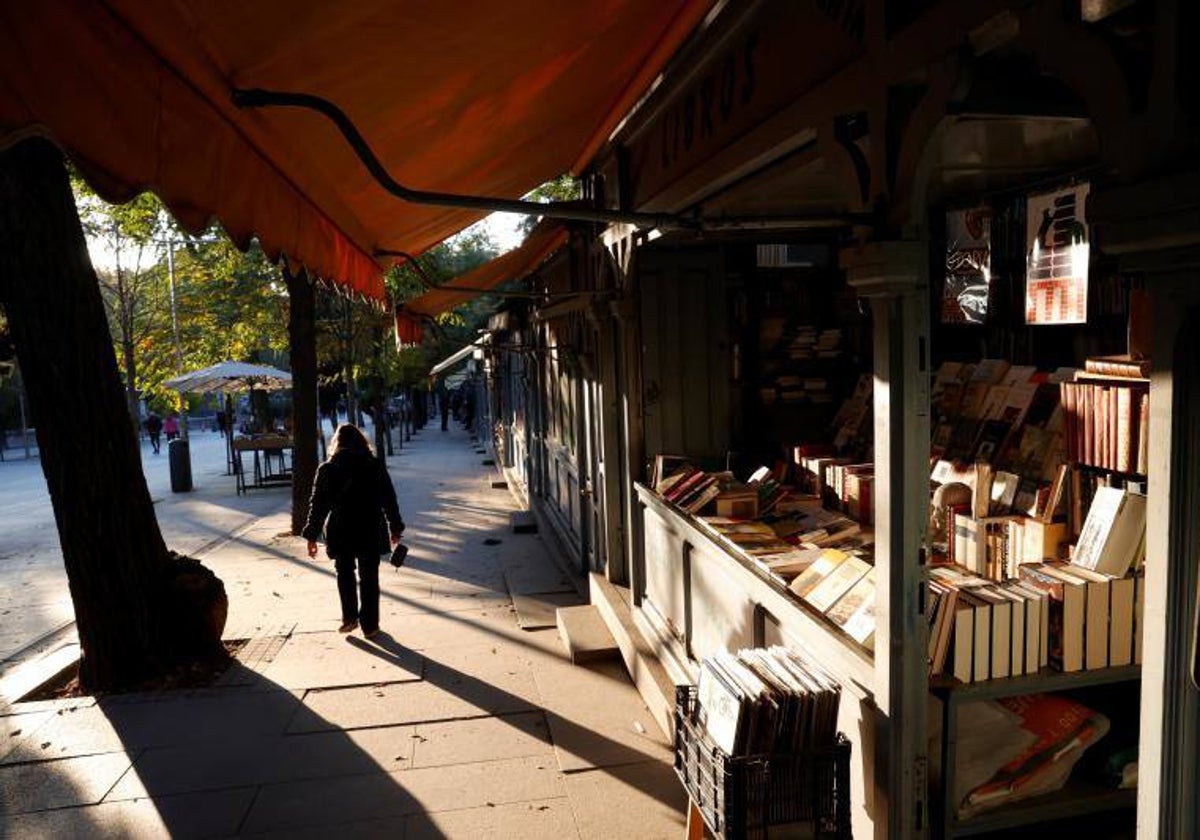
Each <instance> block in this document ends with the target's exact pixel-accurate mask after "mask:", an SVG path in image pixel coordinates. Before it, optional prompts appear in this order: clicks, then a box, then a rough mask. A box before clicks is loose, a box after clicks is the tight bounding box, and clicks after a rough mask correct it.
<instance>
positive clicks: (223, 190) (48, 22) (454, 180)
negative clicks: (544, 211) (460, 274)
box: [0, 0, 713, 300]
mask: <svg viewBox="0 0 1200 840" xmlns="http://www.w3.org/2000/svg"><path fill="white" fill-rule="evenodd" d="M712 3H713V0H609V1H608V2H605V3H604V4H594V3H564V2H562V0H511V2H505V3H471V4H459V3H445V2H434V0H406V1H405V2H400V0H355V2H354V3H331V2H324V3H322V2H317V1H316V0H256V2H253V3H246V2H244V0H206V2H204V3H203V4H200V5H197V4H195V3H193V2H191V0H157V2H153V3H149V2H145V0H101V1H100V2H92V3H78V2H73V0H39V2H37V3H18V2H12V1H11V0H0V31H3V32H4V33H5V38H4V49H2V50H0V79H2V80H3V81H2V83H0V148H3V147H5V146H6V145H10V144H12V143H15V142H18V141H19V140H21V139H22V138H24V137H27V136H29V135H31V134H38V135H43V136H47V137H49V138H51V139H52V140H54V142H56V143H58V144H59V145H60V146H61V147H62V148H63V149H64V150H65V151H67V153H68V154H69V155H70V156H71V157H72V159H73V160H74V162H75V163H76V165H77V166H78V167H79V168H80V170H81V171H82V172H83V173H84V175H85V176H86V177H87V178H88V179H89V181H91V183H92V185H93V186H94V187H95V188H96V189H97V191H98V192H99V193H100V195H101V196H103V197H104V198H106V199H108V200H110V201H125V200H128V199H129V198H131V197H133V196H134V195H135V194H136V193H138V192H140V191H142V190H146V189H149V190H152V191H153V192H154V193H156V194H157V195H158V196H159V197H160V198H161V199H162V200H163V201H164V202H165V203H166V204H167V206H168V207H169V208H170V210H171V212H172V213H173V214H174V215H175V216H176V218H177V219H179V221H180V222H181V223H182V224H183V225H185V226H186V227H188V228H189V229H191V230H193V231H198V230H200V229H202V228H204V227H205V226H207V225H208V224H209V222H210V221H211V220H213V219H214V218H215V219H218V220H219V221H220V222H221V224H222V225H223V226H224V228H225V230H226V231H227V232H228V233H229V234H230V236H231V237H232V238H233V239H234V241H235V242H237V243H238V244H239V245H241V246H246V245H248V243H249V240H250V238H251V237H252V236H257V237H258V238H259V239H260V241H261V243H262V246H263V248H264V250H265V251H266V252H267V253H268V254H269V255H271V256H272V257H275V256H278V255H279V254H281V253H286V254H287V256H288V257H289V258H290V259H291V260H293V261H294V262H296V263H299V264H303V265H305V266H306V267H307V268H308V269H309V270H310V271H311V272H312V273H314V274H316V275H318V276H320V277H322V278H324V279H326V280H331V281H334V282H337V283H339V284H341V285H342V286H344V287H346V288H348V289H350V290H352V291H354V292H355V293H358V294H362V295H367V296H370V297H374V298H376V299H379V300H383V299H384V287H383V282H382V274H383V270H384V269H385V268H386V265H387V262H388V261H387V260H386V259H385V258H383V257H381V256H378V255H379V254H381V253H382V252H387V251H403V252H407V253H410V254H418V255H419V254H421V253H423V252H425V251H427V250H428V249H429V248H431V247H433V246H434V245H436V244H437V243H438V242H441V241H442V240H444V239H445V238H447V237H448V236H450V235H452V234H454V233H456V232H458V231H459V230H462V229H463V228H464V227H466V226H467V225H469V224H471V223H472V222H474V221H476V220H477V219H479V218H480V217H481V213H480V212H479V211H470V210H459V209H454V208H448V207H430V206H421V205H416V204H411V203H405V202H402V201H399V200H398V199H396V198H395V197H394V196H392V195H391V194H389V193H388V192H386V191H385V190H384V189H383V188H382V187H380V186H379V184H378V183H377V182H376V181H375V180H374V179H373V177H372V176H371V175H370V173H368V172H367V171H366V169H365V168H364V167H363V165H362V162H361V161H360V160H359V159H358V158H357V157H356V156H355V154H354V152H353V151H352V150H351V149H350V148H349V147H348V146H347V144H346V142H345V140H344V138H343V137H342V136H341V135H340V134H339V133H338V132H337V130H336V129H335V128H333V127H332V126H331V125H330V124H329V123H328V121H327V120H326V119H325V118H323V117H321V116H320V115H318V114H315V113H311V112H305V111H300V110H295V109H266V110H260V109H254V108H250V109H239V108H238V107H237V106H236V105H235V104H234V103H233V101H232V91H233V89H235V88H242V89H246V88H262V89H269V90H285V91H296V92H303V93H307V94H312V95H314V96H319V97H322V98H324V99H326V100H328V101H329V102H331V103H334V104H335V105H337V106H338V107H339V108H340V109H342V110H343V111H344V112H345V113H346V114H347V116H348V117H349V118H350V119H351V120H353V122H354V124H355V125H356V126H357V128H358V129H359V130H360V131H361V132H362V135H363V136H364V137H365V139H366V140H367V142H368V143H369V144H370V146H371V148H372V149H373V151H374V152H375V154H376V155H377V156H378V158H379V159H380V161H381V162H382V163H383V165H384V166H385V167H386V168H387V169H388V170H389V171H390V172H391V173H392V174H393V175H395V176H396V177H397V178H398V179H399V180H401V181H402V182H404V183H405V184H407V185H410V186H412V187H414V188H418V189H424V190H436V191H442V192H450V193H457V194H462V195H489V196H505V197H511V198H517V197H519V196H521V195H523V194H525V193H528V192H529V191H530V190H532V189H533V188H535V187H537V186H538V185H539V184H542V183H544V182H546V181H548V180H550V179H551V178H554V177H556V176H558V175H560V174H562V173H563V172H566V171H579V169H580V168H581V167H582V166H583V165H585V164H586V163H587V162H588V160H589V159H590V157H591V156H592V155H594V154H595V152H596V150H597V149H598V148H599V146H600V145H601V144H602V143H603V142H604V140H605V139H606V138H607V137H608V136H609V134H610V133H611V132H612V130H613V129H614V128H615V126H616V125H617V123H618V122H619V120H620V119H621V118H622V117H623V116H624V115H625V114H626V113H628V111H629V109H630V108H631V107H632V106H633V104H634V103H635V102H636V101H637V100H638V98H639V97H640V96H641V95H642V94H643V93H645V91H646V90H647V89H648V88H649V86H650V84H651V83H652V82H653V80H654V79H655V77H656V76H657V75H658V73H659V72H661V70H662V68H663V66H664V64H665V63H666V61H667V60H668V59H669V58H670V56H671V55H672V54H674V52H675V51H676V49H677V48H678V47H679V46H680V44H682V42H683V41H684V39H685V38H687V36H688V35H689V33H690V32H691V31H692V30H693V29H694V28H695V27H696V26H697V25H698V24H700V23H701V21H702V20H703V19H704V16H705V14H706V13H707V12H708V11H709V9H710V8H711V6H712Z"/></svg>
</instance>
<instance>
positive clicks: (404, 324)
mask: <svg viewBox="0 0 1200 840" xmlns="http://www.w3.org/2000/svg"><path fill="white" fill-rule="evenodd" d="M567 238H568V234H567V230H566V228H565V227H563V226H562V225H561V224H559V223H557V222H551V221H543V222H541V223H540V224H539V225H538V226H537V227H536V228H534V230H533V232H532V233H530V234H529V236H528V237H526V239H525V241H524V242H522V243H521V245H520V246H518V247H517V248H514V249H513V250H511V251H509V252H507V253H505V254H501V255H500V256H498V257H496V258H495V259H494V260H492V261H490V262H487V263H484V264H483V265H481V266H479V267H478V268H475V269H472V270H471V271H468V272H467V273H465V274H460V275H459V276H458V277H455V278H454V279H453V280H451V281H449V282H448V283H446V284H444V285H442V286H438V287H437V288H435V289H431V290H430V291H428V292H425V293H424V294H423V295H421V296H420V297H416V298H413V299H412V300H410V301H408V302H407V303H405V304H403V306H399V307H397V309H396V340H397V341H399V342H401V343H402V344H417V343H419V342H420V341H421V337H422V335H423V330H424V326H423V325H424V321H426V320H428V319H429V318H432V317H434V316H436V315H440V314H441V313H443V312H446V311H448V310H450V309H453V308H454V307H456V306H458V305H459V304H461V303H465V302H466V301H468V300H470V299H471V298H473V297H475V296H476V295H479V294H484V293H486V292H489V291H492V290H494V289H496V288H498V287H499V286H501V285H502V284H503V283H506V282H508V281H510V280H522V279H524V278H525V277H528V276H529V275H530V274H531V273H532V272H533V271H534V270H536V269H537V268H538V266H540V265H541V264H542V263H543V262H545V261H546V260H547V259H549V258H550V257H551V256H552V255H553V254H554V253H555V252H556V251H557V250H558V249H560V248H562V247H563V246H564V245H566V244H567Z"/></svg>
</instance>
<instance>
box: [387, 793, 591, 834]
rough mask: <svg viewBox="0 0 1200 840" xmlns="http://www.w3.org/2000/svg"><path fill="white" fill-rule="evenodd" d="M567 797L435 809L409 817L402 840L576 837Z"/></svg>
mask: <svg viewBox="0 0 1200 840" xmlns="http://www.w3.org/2000/svg"><path fill="white" fill-rule="evenodd" d="M578 836H579V832H578V831H577V830H576V828H575V819H574V816H573V815H572V813H571V805H570V803H569V802H568V801H567V799H565V798H563V799H536V800H533V801H531V802H515V803H511V804H508V805H490V806H484V807H483V808H464V809H462V810H458V811H438V812H435V813H432V814H420V815H417V816H412V817H409V818H408V820H407V823H406V825H405V832H404V837H405V840H438V838H448V840H455V838H462V840H474V838H483V839H484V840H510V838H514V837H520V838H547V840H550V838H563V840H567V839H568V838H572V837H578Z"/></svg>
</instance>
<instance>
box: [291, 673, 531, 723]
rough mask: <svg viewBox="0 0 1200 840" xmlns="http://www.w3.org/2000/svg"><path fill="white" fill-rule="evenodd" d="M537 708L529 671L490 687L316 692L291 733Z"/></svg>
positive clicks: (446, 684)
mask: <svg viewBox="0 0 1200 840" xmlns="http://www.w3.org/2000/svg"><path fill="white" fill-rule="evenodd" d="M435 679H436V677H435ZM530 695H532V697H531V696H530ZM538 708H539V706H538V701H537V686H536V684H535V683H534V681H533V674H532V672H530V671H529V670H528V669H525V671H524V673H523V674H514V675H513V676H511V677H509V678H508V679H507V680H502V679H500V678H499V677H491V678H489V681H487V682H484V681H482V680H481V681H475V680H467V681H463V680H460V681H459V683H458V684H454V683H453V682H451V681H450V680H449V679H447V680H444V681H442V682H434V681H431V680H430V679H428V678H427V679H425V680H422V681H420V682H403V683H391V684H386V685H374V686H359V687H355V688H328V689H314V690H311V691H309V692H307V693H306V694H305V696H304V710H305V712H306V714H298V715H297V716H296V718H295V719H294V720H293V721H292V722H291V723H290V724H289V725H288V732H293V733H294V732H310V731H317V730H323V729H359V728H363V727H367V726H387V725H396V724H405V723H423V722H430V721H444V720H453V719H457V718H467V717H479V716H484V715H497V714H508V713H512V712H527V711H533V710H536V709H538Z"/></svg>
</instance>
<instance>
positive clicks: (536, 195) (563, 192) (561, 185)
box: [517, 173, 583, 236]
mask: <svg viewBox="0 0 1200 840" xmlns="http://www.w3.org/2000/svg"><path fill="white" fill-rule="evenodd" d="M582 197H583V193H582V191H581V190H580V188H579V179H578V178H576V177H575V176H573V175H571V174H569V173H567V174H563V175H559V176H558V177H557V178H554V179H553V180H550V181H547V182H546V183H544V184H542V185H541V186H540V187H537V188H536V189H534V190H533V191H532V192H531V193H529V194H528V195H526V196H525V200H526V201H540V202H542V203H548V202H551V201H578V200H579V199H580V198H582ZM541 218H542V217H541V216H526V217H525V218H524V219H522V220H521V221H520V222H519V223H518V225H517V227H518V228H519V229H520V231H521V232H522V233H523V234H525V235H526V236H528V235H529V233H530V231H532V230H533V229H534V227H536V226H537V223H538V222H539V221H541Z"/></svg>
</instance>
